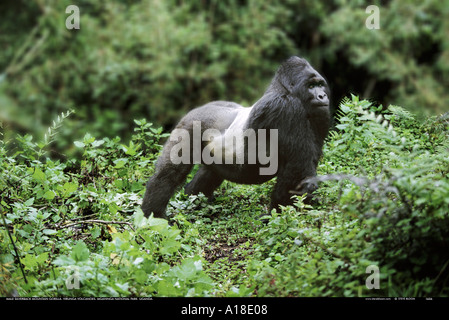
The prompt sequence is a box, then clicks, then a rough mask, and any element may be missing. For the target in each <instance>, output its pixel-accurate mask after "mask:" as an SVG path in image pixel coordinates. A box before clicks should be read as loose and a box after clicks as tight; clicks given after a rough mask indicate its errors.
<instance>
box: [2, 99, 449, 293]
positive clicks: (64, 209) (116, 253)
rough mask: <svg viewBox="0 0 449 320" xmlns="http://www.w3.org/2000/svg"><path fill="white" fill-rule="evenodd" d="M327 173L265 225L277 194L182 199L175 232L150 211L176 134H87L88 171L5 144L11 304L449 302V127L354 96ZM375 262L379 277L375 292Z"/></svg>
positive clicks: (140, 130)
mask: <svg viewBox="0 0 449 320" xmlns="http://www.w3.org/2000/svg"><path fill="white" fill-rule="evenodd" d="M340 109H341V111H340V112H339V115H338V117H339V124H338V126H337V128H336V130H335V131H333V132H332V133H331V134H330V136H329V138H328V140H327V142H326V145H325V150H324V158H323V159H322V160H321V162H320V165H319V174H320V176H321V178H320V180H321V181H322V182H321V188H320V189H319V192H318V196H319V198H320V201H319V203H318V204H315V205H314V206H313V208H312V207H308V206H306V205H304V204H303V203H302V200H301V198H298V201H297V202H296V203H295V206H293V207H285V208H284V209H283V210H282V212H281V213H273V216H272V217H271V218H269V219H268V221H267V222H266V223H262V222H261V221H260V220H257V217H258V216H259V215H260V214H261V213H263V212H265V210H267V205H268V202H269V196H268V195H269V190H270V189H271V187H272V184H273V182H269V183H266V184H262V185H256V186H243V185H235V184H232V183H228V182H225V183H224V184H223V185H222V187H221V188H220V189H219V191H218V192H217V193H216V200H215V202H214V203H208V202H207V200H206V199H205V198H204V197H203V196H201V195H200V196H186V195H184V193H183V192H182V191H180V192H179V193H178V194H176V195H175V196H174V197H173V199H172V201H171V203H170V206H169V210H168V213H169V215H170V218H171V221H172V224H169V223H168V222H167V221H166V220H161V219H156V218H153V217H150V218H148V219H147V218H145V217H143V214H142V211H141V210H140V208H139V204H140V202H141V198H142V195H143V192H144V185H145V182H146V179H147V178H148V176H149V175H150V174H151V173H152V170H153V168H154V162H155V159H156V157H157V155H158V153H159V151H160V149H161V146H160V141H161V139H162V138H164V137H165V136H166V135H165V134H163V133H162V130H161V129H155V128H154V127H153V126H152V124H150V123H148V122H147V121H145V120H136V121H134V124H135V129H134V132H133V135H132V137H131V139H130V140H129V141H126V142H124V141H122V140H121V139H120V138H118V137H116V138H113V139H111V138H101V139H100V138H98V137H95V136H94V135H92V134H86V135H85V136H84V138H83V139H81V140H78V141H73V142H72V143H73V146H74V147H75V148H77V149H78V150H79V151H80V153H81V154H82V156H81V158H80V159H79V160H54V159H52V158H51V157H50V156H49V155H50V152H49V150H50V149H51V145H52V143H54V141H55V140H56V139H57V137H58V134H59V133H60V132H59V130H60V129H61V128H62V125H63V124H64V123H65V122H67V121H68V119H70V117H72V116H73V115H72V114H70V113H64V114H61V115H60V116H59V117H57V119H55V121H54V122H53V125H52V126H51V127H50V128H49V129H48V130H47V134H46V136H45V137H44V138H43V139H42V140H37V141H36V140H35V139H34V138H33V137H32V136H31V135H29V134H28V135H24V136H18V137H16V139H14V140H6V139H5V136H4V135H2V137H1V140H0V160H1V162H0V210H1V218H2V222H1V223H0V295H2V296H4V295H19V296H51V297H52V296H139V297H146V296H448V295H449V290H448V280H449V268H448V264H449V211H448V209H447V208H448V205H449V143H448V141H449V139H448V138H449V119H448V118H447V117H446V118H445V117H432V118H429V119H428V120H427V121H425V122H424V123H421V122H419V121H418V120H417V119H416V116H415V115H414V114H412V113H410V112H408V111H406V110H405V109H403V108H401V107H397V106H390V107H388V108H382V107H381V106H380V107H378V106H374V105H372V104H371V103H370V102H368V101H366V100H363V101H359V99H358V97H356V96H353V97H352V100H349V99H345V100H344V101H343V103H342V105H341V108H340ZM368 266H376V267H378V268H379V270H380V274H379V276H380V279H379V284H380V287H379V289H368V288H367V286H366V280H367V277H368V276H369V274H368V273H367V272H366V270H367V267H368Z"/></svg>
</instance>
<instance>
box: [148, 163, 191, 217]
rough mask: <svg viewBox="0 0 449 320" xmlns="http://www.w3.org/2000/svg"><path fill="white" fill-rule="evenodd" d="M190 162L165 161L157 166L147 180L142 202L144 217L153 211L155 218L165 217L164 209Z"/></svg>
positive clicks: (182, 179) (188, 168)
mask: <svg viewBox="0 0 449 320" xmlns="http://www.w3.org/2000/svg"><path fill="white" fill-rule="evenodd" d="M192 166H193V165H191V164H178V165H173V164H171V163H165V164H162V165H161V166H160V168H157V170H156V173H155V174H154V175H153V176H152V177H151V178H150V180H148V183H147V189H146V191H145V196H144V198H143V202H142V211H143V213H144V215H145V217H148V216H150V214H151V213H152V212H153V213H154V216H155V217H156V218H164V219H167V216H166V215H165V209H166V207H167V204H168V201H169V200H170V198H171V196H172V195H173V193H174V192H175V190H176V188H177V187H178V186H179V185H180V184H181V183H183V182H184V181H185V179H186V177H187V175H188V174H189V172H190V170H192Z"/></svg>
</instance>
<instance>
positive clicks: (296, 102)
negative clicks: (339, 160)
mask: <svg viewBox="0 0 449 320" xmlns="http://www.w3.org/2000/svg"><path fill="white" fill-rule="evenodd" d="M329 96H330V93H329V87H328V86H327V83H326V81H325V80H324V78H323V77H322V76H321V75H320V74H319V73H318V72H317V71H316V70H315V69H313V68H312V67H311V66H310V64H309V63H308V62H307V61H306V60H304V59H301V58H298V57H291V58H289V59H288V60H287V61H285V62H284V63H283V64H282V65H281V66H280V67H279V69H278V70H277V72H276V74H275V76H274V78H273V80H272V81H271V84H270V85H269V86H268V89H267V90H266V92H265V94H264V95H263V96H262V97H261V98H260V99H259V100H258V101H257V102H256V103H255V104H254V105H253V106H252V107H249V108H244V107H242V106H240V105H238V104H236V103H233V102H226V101H215V102H210V103H208V104H206V105H204V106H202V107H198V108H196V109H193V110H191V111H190V112H189V113H188V114H187V115H185V116H184V117H183V118H182V119H181V121H180V122H179V123H178V125H177V126H176V128H175V130H173V132H172V133H171V136H170V138H169V140H168V141H167V142H166V144H165V146H164V149H163V151H162V154H161V156H160V157H159V159H158V161H157V164H156V171H155V173H154V175H153V176H152V177H151V178H150V180H149V181H148V183H147V188H146V192H145V196H144V199H143V203H142V210H143V212H144V213H145V216H149V215H150V214H151V213H152V212H153V213H154V216H155V217H160V218H166V216H165V209H166V206H167V203H168V201H169V200H170V198H171V196H172V195H173V193H174V192H175V190H176V188H177V187H178V186H179V185H180V184H181V183H183V182H184V181H185V178H186V176H187V175H188V173H189V172H190V171H191V169H192V167H193V165H194V164H201V167H200V168H199V170H198V172H197V173H196V175H195V176H194V177H193V179H192V181H191V182H190V183H189V184H187V185H186V187H185V190H186V193H188V194H198V193H200V192H202V193H204V194H205V195H206V196H208V197H210V198H212V197H213V191H214V190H215V189H216V188H217V187H218V186H219V185H220V184H221V183H222V182H223V180H225V179H226V180H229V181H233V182H237V183H245V184H255V183H263V182H265V181H268V180H270V179H272V178H274V177H277V181H276V185H275V187H274V190H273V192H272V196H271V209H273V208H278V206H279V205H288V204H291V203H292V199H291V193H290V191H291V190H294V189H295V188H296V186H298V185H299V184H300V183H301V181H303V180H304V179H305V178H308V177H313V176H315V175H316V167H317V165H318V160H319V158H320V157H321V154H322V146H323V142H324V139H325V137H326V135H327V133H328V130H329V124H330V112H329ZM315 189H316V185H315V184H311V183H303V184H302V187H301V190H300V192H301V193H307V199H310V194H311V193H312V192H313V191H314V190H315ZM271 209H270V211H271Z"/></svg>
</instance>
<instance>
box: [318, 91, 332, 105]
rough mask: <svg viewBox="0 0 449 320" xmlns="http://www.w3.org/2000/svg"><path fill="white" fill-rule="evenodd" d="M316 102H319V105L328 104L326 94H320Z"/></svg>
mask: <svg viewBox="0 0 449 320" xmlns="http://www.w3.org/2000/svg"><path fill="white" fill-rule="evenodd" d="M317 98H318V99H317V100H318V101H319V102H320V103H323V104H329V98H328V97H327V94H325V93H322V94H319V95H318V96H317Z"/></svg>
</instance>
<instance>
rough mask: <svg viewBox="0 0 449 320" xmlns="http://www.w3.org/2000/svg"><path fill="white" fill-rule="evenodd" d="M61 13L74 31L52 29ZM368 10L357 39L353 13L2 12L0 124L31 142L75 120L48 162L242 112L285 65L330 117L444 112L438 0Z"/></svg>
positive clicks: (202, 9) (283, 4)
mask: <svg viewBox="0 0 449 320" xmlns="http://www.w3.org/2000/svg"><path fill="white" fill-rule="evenodd" d="M72 4H76V5H77V6H79V8H80V14H81V16H80V19H81V20H80V29H79V30H67V29H66V27H65V20H66V18H67V17H68V16H69V14H68V13H66V10H65V9H66V7H67V6H68V5H72ZM369 4H377V5H378V6H379V8H380V29H379V30H369V29H367V28H366V27H365V20H366V19H367V17H368V16H369V14H367V13H366V12H365V9H366V7H367V5H368V4H367V3H366V1H360V0H351V1H347V0H333V1H315V0H285V1H277V0H268V1H258V0H245V1H241V0H211V1H180V0H167V1H156V0H115V1H95V0H78V1H72V0H70V1H69V0H61V1H54V0H34V1H29V0H3V1H1V2H0V16H1V18H0V120H1V121H3V123H4V125H5V126H8V127H11V128H13V129H14V130H20V132H30V131H32V132H33V135H34V136H36V137H40V136H43V133H44V130H45V128H46V127H48V126H49V125H51V123H50V120H51V119H52V118H53V116H54V115H55V114H60V113H61V112H67V111H68V110H70V109H75V110H76V111H77V112H76V114H75V115H74V116H72V117H71V118H69V119H68V120H67V121H66V122H65V125H64V128H62V129H61V133H60V135H59V139H58V141H57V143H56V144H55V145H53V147H54V148H55V149H57V150H59V152H62V151H61V150H65V149H68V148H73V144H72V141H71V140H72V139H71V138H72V137H73V136H75V137H76V139H81V138H82V137H83V136H84V133H85V132H86V130H88V131H89V132H91V134H93V135H94V136H100V137H103V136H105V137H109V138H112V137H115V136H116V135H120V136H121V137H123V138H125V137H126V138H127V139H128V138H129V137H130V135H131V134H130V133H131V130H129V128H131V127H132V125H133V119H140V118H143V117H144V118H146V119H149V120H150V121H152V122H153V123H155V124H156V125H157V126H164V127H165V128H166V129H168V128H170V127H171V125H173V124H174V123H175V122H176V121H177V120H178V119H179V118H180V116H181V115H183V114H185V113H186V111H187V110H188V109H191V108H193V107H195V106H198V105H201V104H204V103H206V102H209V101H212V100H215V99H225V100H233V101H236V102H239V103H243V104H245V105H249V104H252V103H253V102H255V101H256V99H258V98H259V97H260V96H261V94H262V93H263V91H264V89H265V87H266V86H267V85H268V83H269V80H270V79H271V77H272V75H273V74H274V71H275V69H276V67H277V66H278V65H279V64H280V62H281V61H282V60H284V59H285V58H287V57H289V56H290V55H299V56H303V57H305V58H307V59H308V60H310V62H311V63H312V65H313V66H314V67H315V68H316V69H317V70H319V71H320V73H321V74H324V75H325V76H326V77H327V79H328V82H329V83H330V84H331V87H332V88H331V89H332V92H333V98H334V104H335V105H338V104H339V102H340V100H341V98H342V97H344V96H346V95H347V94H349V93H354V94H358V95H360V96H362V97H364V98H374V99H376V100H377V101H378V102H379V103H382V104H383V105H389V104H398V105H402V106H404V107H406V108H407V109H408V110H413V112H415V111H419V112H420V113H424V112H428V113H429V112H433V113H435V114H436V113H441V112H444V111H447V110H448V106H447V101H448V100H449V93H448V91H447V90H446V88H447V87H448V86H449V82H448V81H449V80H448V79H449V38H448V37H447V34H448V32H449V21H448V19H447V18H446V17H447V16H449V12H448V10H449V5H448V1H447V0H443V1H441V0H428V1H420V0H412V1H401V0H392V1H372V2H370V3H369ZM72 150H73V151H75V150H74V149H72ZM64 153H67V151H64ZM69 155H71V153H69Z"/></svg>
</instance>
